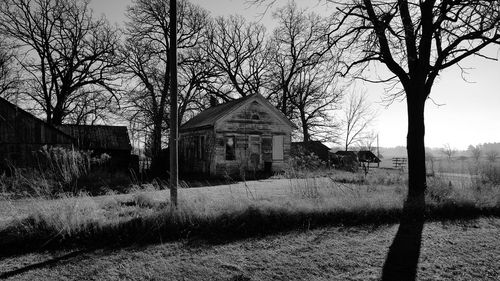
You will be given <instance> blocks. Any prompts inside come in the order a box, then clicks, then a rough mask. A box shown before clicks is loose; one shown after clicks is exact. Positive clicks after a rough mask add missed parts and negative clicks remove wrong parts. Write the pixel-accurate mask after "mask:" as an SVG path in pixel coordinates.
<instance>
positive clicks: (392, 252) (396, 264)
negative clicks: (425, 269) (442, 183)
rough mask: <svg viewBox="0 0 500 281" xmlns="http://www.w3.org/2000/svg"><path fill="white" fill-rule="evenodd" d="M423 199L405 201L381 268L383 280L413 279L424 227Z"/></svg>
mask: <svg viewBox="0 0 500 281" xmlns="http://www.w3.org/2000/svg"><path fill="white" fill-rule="evenodd" d="M424 209H425V203H424V199H423V198H422V199H418V200H416V201H414V202H412V203H405V206H404V208H403V213H402V216H401V222H400V224H399V228H398V232H397V233H396V236H395V237H394V240H393V242H392V244H391V246H390V248H389V252H388V254H387V258H386V260H385V263H384V268H383V270H382V280H383V281H389V280H390V281H392V280H397V281H403V280H404V281H406V280H411V281H413V280H415V279H416V277H417V269H418V259H419V257H420V248H421V244H422V231H423V228H424V222H425V219H424V213H425V212H424Z"/></svg>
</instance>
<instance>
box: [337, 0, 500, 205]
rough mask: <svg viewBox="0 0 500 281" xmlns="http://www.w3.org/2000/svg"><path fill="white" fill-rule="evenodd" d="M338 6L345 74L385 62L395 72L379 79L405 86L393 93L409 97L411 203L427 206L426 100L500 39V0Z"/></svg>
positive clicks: (362, 0) (364, 1)
mask: <svg viewBox="0 0 500 281" xmlns="http://www.w3.org/2000/svg"><path fill="white" fill-rule="evenodd" d="M331 2H336V1H331ZM338 5H339V10H338V12H337V13H336V15H335V16H334V17H333V20H335V21H336V22H337V28H336V29H335V30H333V31H332V32H333V33H335V34H336V35H334V37H335V36H336V37H335V38H332V41H334V42H335V43H336V45H337V46H338V47H339V49H340V51H342V52H343V54H344V56H345V58H346V64H345V69H344V73H348V72H350V73H354V74H361V73H360V71H363V70H365V69H366V66H367V65H369V64H370V63H381V64H383V65H384V66H386V67H387V69H388V70H389V71H390V72H391V74H392V76H389V77H387V78H385V79H377V81H378V82H386V81H395V82H397V83H398V85H400V87H398V86H395V87H396V88H395V89H399V91H397V92H396V93H393V94H395V95H396V96H399V95H404V96H405V97H406V102H407V109H408V119H409V120H408V137H407V141H408V142H407V150H408V166H409V170H408V171H409V193H408V202H409V201H414V202H419V203H418V204H417V205H419V206H422V205H423V200H424V191H425V189H426V186H427V185H426V178H425V148H424V134H425V126H424V106H425V101H426V100H427V99H428V98H429V95H430V93H431V90H432V86H433V85H434V81H435V79H436V78H437V76H438V75H439V73H441V71H442V70H444V69H447V68H449V67H451V66H456V65H458V64H459V63H460V62H461V61H463V59H465V58H467V57H469V56H471V55H478V56H481V57H486V56H485V55H484V54H481V53H480V52H481V51H482V50H483V49H484V47H486V46H488V45H490V44H498V43H500V33H499V22H500V16H499V15H500V8H499V5H498V2H496V1H474V2H473V3H471V2H470V1H461V0H459V1H435V0H427V1H419V2H418V3H414V2H413V1H412V2H410V1H405V0H400V1H384V2H379V1H371V0H355V1H350V2H348V3H345V2H342V3H338ZM356 70H357V71H358V72H356ZM364 74H365V75H364V78H365V79H369V77H367V75H366V73H364ZM361 78H363V77H361Z"/></svg>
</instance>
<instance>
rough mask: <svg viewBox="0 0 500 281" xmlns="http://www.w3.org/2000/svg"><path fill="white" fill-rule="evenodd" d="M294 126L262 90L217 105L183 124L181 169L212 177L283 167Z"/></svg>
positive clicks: (180, 155)
mask: <svg viewBox="0 0 500 281" xmlns="http://www.w3.org/2000/svg"><path fill="white" fill-rule="evenodd" d="M293 129H296V126H295V125H294V124H293V123H292V122H290V120H288V119H287V118H286V117H285V116H284V115H283V114H282V113H281V112H280V111H279V110H277V109H276V108H275V107H274V106H273V105H271V104H270V103H269V102H268V101H267V100H266V99H265V98H264V97H262V96H261V95H260V94H253V95H250V96H246V97H244V98H241V99H237V100H233V101H230V102H227V103H224V104H220V105H213V106H212V107H210V108H208V109H207V110H205V111H202V112H201V113H199V114H198V115H196V116H194V117H193V118H192V119H190V120H189V121H187V122H186V123H184V124H183V125H182V126H181V127H180V129H179V167H180V171H181V173H184V174H198V175H200V174H204V175H209V176H212V177H214V176H216V177H217V176H227V175H242V174H243V175H244V173H246V172H254V173H255V172H268V173H271V172H276V171H281V170H283V168H284V165H285V162H286V161H287V160H288V158H289V155H290V143H291V133H292V130H293Z"/></svg>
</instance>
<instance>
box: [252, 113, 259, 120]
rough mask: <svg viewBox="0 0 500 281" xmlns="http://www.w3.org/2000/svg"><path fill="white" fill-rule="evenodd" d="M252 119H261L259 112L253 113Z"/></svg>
mask: <svg viewBox="0 0 500 281" xmlns="http://www.w3.org/2000/svg"><path fill="white" fill-rule="evenodd" d="M252 120H260V117H259V115H258V114H257V113H254V114H252Z"/></svg>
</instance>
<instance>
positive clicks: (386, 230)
mask: <svg viewBox="0 0 500 281" xmlns="http://www.w3.org/2000/svg"><path fill="white" fill-rule="evenodd" d="M396 229H397V226H396V225H393V226H382V227H377V228H371V227H328V228H320V229H314V230H309V231H297V232H290V233H287V234H280V235H271V236H267V237H265V238H251V239H245V240H240V241H233V242H231V243H223V244H206V243H201V244H200V243H186V242H185V241H181V242H173V243H164V244H159V245H150V246H146V247H129V248H125V249H116V250H97V251H93V252H90V253H84V254H80V255H78V256H76V257H73V258H71V259H68V260H64V261H62V262H59V263H56V264H53V265H51V266H43V267H40V268H36V269H33V270H31V271H27V272H24V273H22V274H19V275H15V276H13V277H12V278H10V279H8V280H20V281H23V280H30V281H31V280H33V281H35V280H173V281H175V280H193V281H196V280H225V281H227V280H252V281H258V280H259V281H266V280H342V281H343V280H363V281H366V280H379V278H380V274H381V268H382V265H383V263H384V260H385V256H386V254H387V249H388V247H389V246H390V244H391V241H392V239H393V237H394V235H395V233H396ZM499 235H500V220H499V219H484V218H483V219H479V220H475V221H469V222H452V223H441V222H433V223H427V224H426V225H425V227H424V232H423V235H422V237H423V242H422V251H421V257H420V263H419V266H418V278H417V280H419V281H423V280H454V281H470V280H486V281H496V280H499V279H500V270H499V269H500V260H499V259H498V257H499V256H500V247H498V237H499ZM61 254H64V253H42V254H30V255H25V256H19V257H13V258H9V259H5V260H3V261H2V263H0V272H7V271H11V270H15V269H18V268H19V267H21V265H28V264H29V265H31V264H35V263H38V262H42V261H46V260H47V259H51V258H53V257H55V256H59V255H61Z"/></svg>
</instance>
